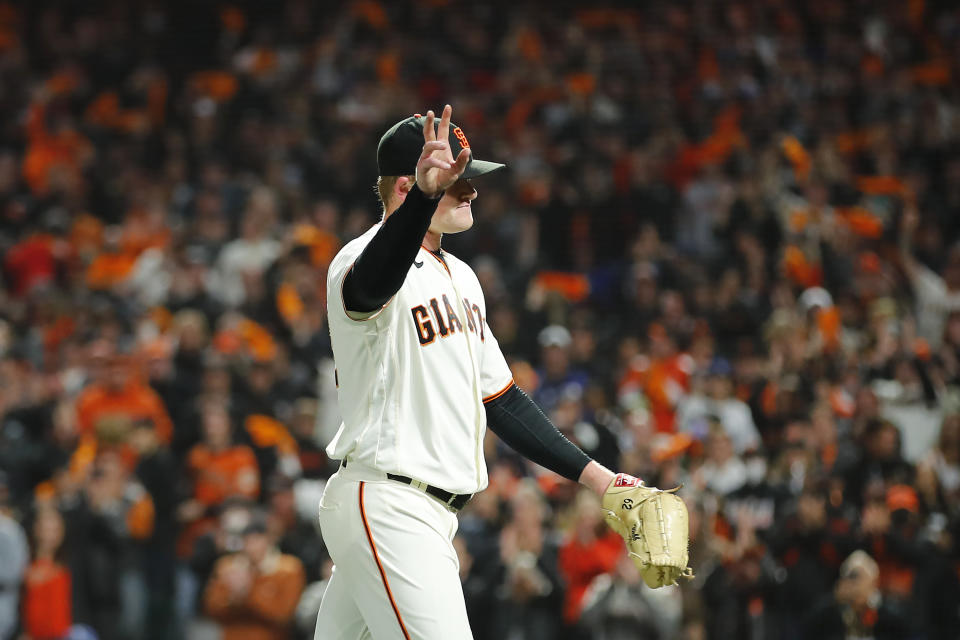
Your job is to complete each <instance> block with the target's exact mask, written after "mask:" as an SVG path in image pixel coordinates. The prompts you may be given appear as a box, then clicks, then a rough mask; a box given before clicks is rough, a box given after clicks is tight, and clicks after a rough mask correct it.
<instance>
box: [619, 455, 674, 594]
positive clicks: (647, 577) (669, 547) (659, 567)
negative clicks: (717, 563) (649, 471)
mask: <svg viewBox="0 0 960 640" xmlns="http://www.w3.org/2000/svg"><path fill="white" fill-rule="evenodd" d="M677 488H678V489H679V487H677ZM676 490H677V489H670V490H669V491H664V490H662V489H657V488H655V487H645V486H643V482H642V481H641V480H639V479H637V478H634V477H633V476H630V475H627V474H625V473H620V474H618V475H617V477H616V478H615V479H614V480H613V482H611V483H610V486H609V487H608V488H607V492H606V493H605V494H603V509H604V511H605V512H606V519H607V524H609V525H610V527H611V528H612V529H613V530H614V531H616V532H617V533H619V534H620V535H621V536H623V539H624V540H625V541H626V543H627V552H628V553H629V554H630V557H632V558H633V562H634V564H636V565H637V568H638V569H639V570H640V575H641V576H643V581H644V582H646V583H647V586H649V587H651V588H653V589H656V588H657V587H663V586H666V585H668V584H676V582H677V579H678V578H692V577H693V570H691V569H690V568H689V567H687V561H688V559H689V557H688V552H687V543H688V541H689V536H690V530H689V524H688V522H687V519H688V518H687V506H686V505H685V504H684V503H683V500H681V499H680V498H678V497H677V496H676V495H674V492H675V491H676Z"/></svg>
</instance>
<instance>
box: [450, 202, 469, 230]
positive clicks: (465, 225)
mask: <svg viewBox="0 0 960 640" xmlns="http://www.w3.org/2000/svg"><path fill="white" fill-rule="evenodd" d="M451 214H452V215H451V216H450V220H449V223H450V224H449V227H450V229H449V230H448V231H447V233H460V232H461V231H466V230H467V229H469V228H470V227H472V226H473V211H472V210H471V208H470V206H469V205H467V206H465V207H457V208H456V209H454V210H453V211H452V212H451Z"/></svg>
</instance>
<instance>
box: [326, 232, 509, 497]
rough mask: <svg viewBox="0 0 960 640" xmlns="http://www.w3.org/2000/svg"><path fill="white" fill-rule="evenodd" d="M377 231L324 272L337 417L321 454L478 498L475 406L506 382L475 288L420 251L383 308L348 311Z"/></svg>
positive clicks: (480, 475)
mask: <svg viewBox="0 0 960 640" xmlns="http://www.w3.org/2000/svg"><path fill="white" fill-rule="evenodd" d="M379 228H380V225H379V224H377V225H374V226H373V227H372V228H371V229H370V230H369V231H367V232H366V233H364V234H363V235H362V236H360V237H359V238H357V239H355V240H353V241H351V242H350V243H348V244H347V245H346V246H345V247H344V248H343V249H341V250H340V252H339V253H338V254H337V256H336V257H335V258H334V259H333V262H332V263H331V264H330V269H329V272H328V274H327V314H328V323H329V326H330V337H331V341H332V343H333V355H334V359H335V362H336V367H337V379H338V395H339V400H340V411H341V415H342V416H343V424H341V426H340V429H339V431H338V432H337V435H336V436H335V437H334V439H333V441H332V442H331V443H330V445H329V446H328V447H327V454H328V455H329V456H330V457H331V458H334V459H343V458H345V457H348V458H349V459H350V461H351V462H352V461H354V460H356V461H357V462H359V463H361V464H364V465H367V466H369V467H372V468H375V469H378V470H380V471H383V472H387V473H398V474H401V475H405V476H409V477H411V478H414V479H416V480H419V481H421V482H425V483H427V484H430V485H433V486H435V487H439V488H441V489H445V490H446V491H450V492H453V493H476V492H477V491H480V490H482V489H484V488H485V487H486V486H487V472H486V466H485V464H484V461H483V436H484V433H485V431H486V424H487V419H486V412H485V410H484V407H483V402H484V401H485V400H490V399H492V398H495V397H497V396H498V395H499V394H501V393H503V392H505V391H506V390H507V389H508V388H509V387H510V385H511V384H512V382H513V379H512V376H511V373H510V369H509V367H508V366H507V363H506V361H505V360H504V358H503V354H502V353H501V352H500V347H499V345H498V344H497V341H496V339H495V338H494V337H493V333H492V332H491V331H490V327H489V326H488V325H487V321H486V316H487V311H486V305H485V304H484V299H483V291H482V290H481V288H480V283H479V281H478V280H477V276H476V274H474V273H473V270H472V269H471V268H470V267H469V266H468V265H467V264H466V263H464V262H462V261H460V260H458V259H457V258H455V257H454V256H452V255H450V254H449V253H446V252H442V253H441V255H440V257H438V256H437V255H435V254H433V253H431V252H430V251H428V250H427V249H426V248H423V247H421V249H420V252H419V253H418V254H417V258H416V260H415V261H414V263H413V264H412V265H410V270H409V272H408V273H407V277H406V279H405V280H404V283H403V286H401V287H400V290H399V291H398V292H397V293H396V295H394V297H393V298H391V299H390V300H389V301H388V302H387V304H386V305H384V307H383V308H382V309H380V310H378V311H376V312H374V313H372V314H348V313H347V311H346V308H345V306H344V303H343V289H342V287H343V280H344V277H345V276H346V275H347V273H348V272H349V271H350V269H351V267H352V266H353V263H354V261H355V260H356V259H357V258H358V257H359V255H360V253H361V252H362V251H363V249H364V247H366V246H367V243H368V242H370V240H371V239H372V238H373V236H374V235H375V234H376V232H377V230H378V229H379Z"/></svg>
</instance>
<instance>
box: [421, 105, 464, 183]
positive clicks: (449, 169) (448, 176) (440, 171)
mask: <svg viewBox="0 0 960 640" xmlns="http://www.w3.org/2000/svg"><path fill="white" fill-rule="evenodd" d="M452 114H453V108H452V107H451V106H450V105H446V106H445V107H444V108H443V115H442V116H441V117H440V126H438V127H437V128H436V130H435V129H434V127H433V123H434V120H435V116H434V114H433V111H427V117H426V118H425V119H424V122H423V153H421V154H420V159H419V160H417V185H418V186H419V187H420V191H422V192H423V193H424V194H426V195H427V196H429V197H436V196H438V195H440V193H441V192H443V191H444V190H446V189H447V188H449V187H450V186H451V185H452V184H453V183H454V182H456V181H457V180H459V179H460V176H461V175H463V172H464V170H466V168H467V163H468V162H469V161H470V149H469V148H466V149H463V150H461V151H460V155H458V156H457V157H456V158H454V157H453V154H452V153H451V152H450V143H449V135H450V116H451V115H452Z"/></svg>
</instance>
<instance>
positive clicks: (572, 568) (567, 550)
mask: <svg viewBox="0 0 960 640" xmlns="http://www.w3.org/2000/svg"><path fill="white" fill-rule="evenodd" d="M622 554H623V538H621V537H620V535H619V534H617V533H615V532H614V531H607V532H605V533H604V534H603V535H602V536H601V537H599V538H597V539H596V540H594V541H593V542H591V543H589V544H584V543H582V542H580V540H578V539H577V538H576V537H575V536H571V537H570V538H569V539H568V540H567V541H566V542H565V543H564V544H563V545H562V546H561V547H560V551H559V553H558V554H557V565H558V567H559V569H560V573H561V574H562V575H563V578H564V580H566V582H567V592H566V594H565V595H564V599H563V619H564V621H565V622H566V623H568V624H572V623H574V622H576V621H577V620H578V619H579V618H580V613H581V610H582V607H583V596H584V595H585V594H586V593H587V588H588V587H589V586H590V583H591V582H593V579H594V578H596V577H597V576H599V575H602V574H604V573H610V572H612V571H613V570H614V569H615V568H616V566H617V562H619V560H620V556H621V555H622Z"/></svg>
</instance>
